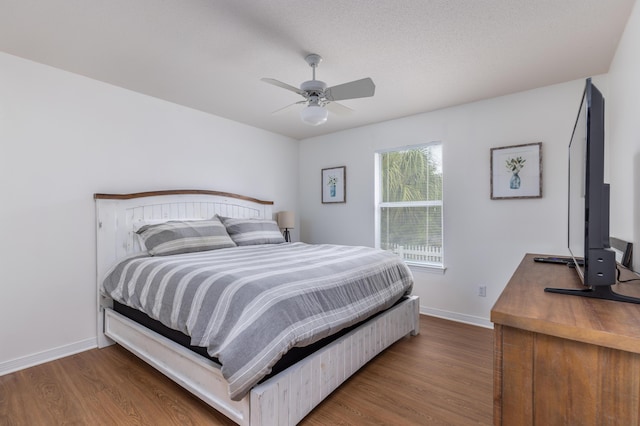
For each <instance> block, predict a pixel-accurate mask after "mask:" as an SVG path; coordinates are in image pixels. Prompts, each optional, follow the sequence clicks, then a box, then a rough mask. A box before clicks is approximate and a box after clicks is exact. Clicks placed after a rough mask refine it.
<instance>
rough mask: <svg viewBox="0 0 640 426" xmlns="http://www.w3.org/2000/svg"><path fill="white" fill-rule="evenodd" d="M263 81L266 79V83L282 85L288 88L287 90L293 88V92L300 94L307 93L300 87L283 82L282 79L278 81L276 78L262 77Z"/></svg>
mask: <svg viewBox="0 0 640 426" xmlns="http://www.w3.org/2000/svg"><path fill="white" fill-rule="evenodd" d="M260 80H261V81H264V82H265V83H269V84H273V85H274V86H278V87H282V88H283V89H287V90H291V91H292V92H295V93H297V94H298V95H302V96H304V95H305V92H304V91H302V90H300V89H298V88H297V87H293V86H291V85H290V84H287V83H283V82H281V81H278V80H276V79H273V78H261V79H260Z"/></svg>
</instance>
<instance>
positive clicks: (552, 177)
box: [299, 76, 606, 325]
mask: <svg viewBox="0 0 640 426" xmlns="http://www.w3.org/2000/svg"><path fill="white" fill-rule="evenodd" d="M594 82H595V83H596V84H598V85H599V87H600V88H601V90H603V91H605V93H606V76H598V77H596V78H595V79H594ZM583 88H584V80H576V81H572V82H568V83H564V84H559V85H554V86H550V87H544V88H540V89H536V90H531V91H527V92H522V93H517V94H514V95H510V96H504V97H500V98H495V99H490V100H486V101H481V102H476V103H472V104H466V105H461V106H458V107H454V108H448V109H444V110H440V111H435V112H431V113H425V114H420V115H416V116H412V117H407V118H402V119H398V120H393V121H388V122H384V123H378V124H375V125H370V126H366V127H361V128H358V129H353V130H349V131H344V132H340V133H334V134H331V135H327V136H323V137H316V138H311V139H306V140H303V141H301V145H300V164H299V170H300V216H301V227H302V233H301V238H302V239H303V240H304V241H307V242H312V243H324V242H331V243H339V244H357V245H367V246H373V245H374V222H373V221H374V177H373V176H374V153H375V151H376V150H380V149H384V148H389V147H401V146H405V145H414V144H418V143H423V142H430V141H441V142H442V143H443V162H444V229H445V230H444V232H445V266H446V267H447V269H446V272H445V273H444V275H439V274H435V273H429V272H424V270H420V269H418V268H414V269H413V272H414V276H415V281H416V283H415V287H414V293H415V294H417V295H419V296H420V297H421V306H422V309H423V311H424V312H428V313H432V314H436V315H442V316H445V317H449V318H452V319H458V320H462V321H469V322H472V323H477V324H485V325H489V324H490V323H489V314H490V310H491V307H492V306H493V304H494V302H495V300H496V299H497V297H498V296H499V295H500V293H501V291H502V290H503V288H504V286H505V285H506V283H507V281H508V279H509V277H510V276H511V274H512V273H513V271H514V270H515V268H516V267H517V265H518V263H519V262H520V260H521V259H522V257H523V255H524V254H525V253H527V252H529V253H550V254H561V255H562V254H565V255H566V254H568V253H567V250H566V245H567V244H566V232H567V231H566V226H567V225H566V214H567V208H566V204H567V198H566V197H567V145H568V143H569V139H570V137H571V132H572V130H573V125H574V122H575V118H576V116H577V112H578V107H579V105H580V99H581V97H582V91H583ZM540 141H541V142H542V143H543V145H542V150H543V175H544V176H543V198H541V199H526V200H491V199H490V180H489V175H490V173H489V166H490V165H489V156H490V148H492V147H500V146H508V145H515V144H523V143H532V142H540ZM342 165H344V166H346V167H347V179H346V180H347V203H346V204H341V205H335V204H330V205H323V204H321V202H320V170H321V169H322V168H325V167H331V166H342ZM480 285H486V286H487V297H484V298H483V297H479V296H478V295H477V294H478V286H480Z"/></svg>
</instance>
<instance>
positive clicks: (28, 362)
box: [0, 337, 97, 376]
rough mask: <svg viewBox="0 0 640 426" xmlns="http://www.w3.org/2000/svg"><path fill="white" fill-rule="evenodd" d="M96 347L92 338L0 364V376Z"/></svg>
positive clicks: (94, 339)
mask: <svg viewBox="0 0 640 426" xmlns="http://www.w3.org/2000/svg"><path fill="white" fill-rule="evenodd" d="M96 347H97V345H96V338H95V337H92V338H89V339H85V340H81V341H79V342H75V343H71V344H69V345H64V346H60V347H57V348H53V349H48V350H46V351H43V352H39V353H37V354H33V355H27V356H23V357H21V358H16V359H12V360H9V361H4V362H0V376H4V375H5V374H9V373H13V372H15V371H18V370H24V369H25V368H29V367H33V366H34V365H38V364H44V363H45V362H49V361H53V360H56V359H60V358H64V357H67V356H69V355H74V354H77V353H79V352H84V351H86V350H89V349H93V348H96Z"/></svg>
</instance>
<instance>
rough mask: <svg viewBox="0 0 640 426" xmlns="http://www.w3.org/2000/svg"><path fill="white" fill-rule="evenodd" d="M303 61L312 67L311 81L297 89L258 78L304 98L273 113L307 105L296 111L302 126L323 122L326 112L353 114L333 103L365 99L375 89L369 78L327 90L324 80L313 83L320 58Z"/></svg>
mask: <svg viewBox="0 0 640 426" xmlns="http://www.w3.org/2000/svg"><path fill="white" fill-rule="evenodd" d="M304 59H305V61H307V63H308V64H309V66H310V67H311V68H313V77H312V79H311V80H309V81H305V82H304V83H302V84H301V85H300V88H299V89H298V88H297V87H294V86H291V85H289V84H287V83H283V82H281V81H278V80H275V79H273V78H263V79H261V80H262V81H264V82H265V83H269V84H273V85H274V86H278V87H282V88H283V89H287V90H290V91H292V92H295V93H297V94H299V95H301V96H302V97H303V98H304V100H302V101H299V102H296V103H294V104H291V105H287V106H286V107H284V108H281V109H279V110H276V111H274V113H275V112H279V111H282V110H284V109H287V108H289V107H291V106H293V105H298V104H307V106H306V107H305V108H304V109H303V110H302V111H300V118H301V119H302V121H303V122H304V123H306V124H310V125H312V126H318V125H320V124H323V123H325V122H326V121H327V117H328V116H329V111H331V112H333V113H336V114H345V113H349V112H352V111H353V110H352V109H351V108H349V107H347V106H344V105H342V104H339V103H337V102H336V101H342V100H345V99H356V98H367V97H370V96H373V94H374V93H375V90H376V86H375V84H373V80H371V78H369V77H367V78H363V79H360V80H355V81H351V82H349V83H344V84H339V85H337V86H332V87H327V84H326V83H325V82H324V81H320V80H316V68H317V67H318V65H320V62H322V56H320V55H317V54H315V53H312V54H310V55H307V56H306V57H305V58H304Z"/></svg>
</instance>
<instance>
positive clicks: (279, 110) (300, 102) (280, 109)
mask: <svg viewBox="0 0 640 426" xmlns="http://www.w3.org/2000/svg"><path fill="white" fill-rule="evenodd" d="M306 102H307V101H299V102H294V103H292V104H289V105H287V106H285V107H282V108H279V109H277V110H275V111H272V112H271V114H278V113H279V112H282V111H284V110H287V109H289V108H291V107H292V106H294V105H299V104H304V103H306Z"/></svg>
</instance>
